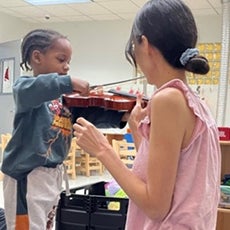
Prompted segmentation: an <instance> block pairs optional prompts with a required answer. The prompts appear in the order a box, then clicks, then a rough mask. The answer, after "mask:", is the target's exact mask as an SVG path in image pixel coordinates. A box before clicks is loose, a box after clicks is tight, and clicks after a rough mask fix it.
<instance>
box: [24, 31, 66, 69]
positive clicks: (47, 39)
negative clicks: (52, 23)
mask: <svg viewBox="0 0 230 230" xmlns="http://www.w3.org/2000/svg"><path fill="white" fill-rule="evenodd" d="M59 38H65V39H66V37H65V36H63V35H62V34H60V33H59V32H57V31H54V30H48V29H35V30H32V31H30V32H29V33H28V34H27V35H26V36H25V37H24V38H23V40H22V44H21V55H22V62H21V63H20V67H21V68H22V69H23V70H26V71H28V70H31V68H30V59H31V54H32V52H33V51H34V50H39V51H41V52H43V53H44V52H46V51H47V50H48V49H49V48H51V47H52V45H53V44H54V42H55V41H56V40H57V39H59Z"/></svg>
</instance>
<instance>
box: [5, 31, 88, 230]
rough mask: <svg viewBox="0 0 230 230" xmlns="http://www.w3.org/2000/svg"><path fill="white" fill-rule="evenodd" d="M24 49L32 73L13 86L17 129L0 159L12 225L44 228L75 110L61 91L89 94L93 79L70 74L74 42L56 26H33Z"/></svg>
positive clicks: (24, 59)
mask: <svg viewBox="0 0 230 230" xmlns="http://www.w3.org/2000/svg"><path fill="white" fill-rule="evenodd" d="M21 52H22V63H21V67H22V68H23V69H25V70H30V69H31V70H33V74H34V76H33V77H28V76H22V77H20V78H19V79H17V80H16V82H15V84H14V86H13V96H14V100H15V104H16V111H15V118H14V129H13V134H12V138H11V140H10V142H9V144H8V145H7V147H6V149H5V152H4V159H3V164H2V171H3V172H4V174H5V175H4V181H3V189H4V202H5V215H6V222H7V229H8V230H13V229H23V230H27V229H33V230H35V229H46V223H47V221H48V214H49V212H50V211H51V210H52V209H53V207H54V206H55V205H57V202H58V198H59V193H60V191H61V184H62V180H61V178H62V176H61V164H62V162H63V160H64V159H65V157H66V155H67V153H68V149H69V146H70V140H71V136H72V127H71V126H72V123H71V113H70V112H69V111H68V110H67V109H66V108H64V107H63V105H62V102H61V98H60V96H61V95H62V94H64V93H71V92H73V91H77V92H79V93H81V94H83V95H84V94H87V93H88V91H89V83H88V82H86V81H84V80H81V79H76V78H73V77H71V76H69V75H68V71H69V63H70V60H71V55H72V48H71V44H70V42H69V40H68V39H67V38H66V37H65V36H63V35H61V34H60V33H58V32H56V31H52V30H43V29H37V30H33V31H31V32H29V33H28V34H27V35H26V36H25V37H24V39H23V42H22V45H21Z"/></svg>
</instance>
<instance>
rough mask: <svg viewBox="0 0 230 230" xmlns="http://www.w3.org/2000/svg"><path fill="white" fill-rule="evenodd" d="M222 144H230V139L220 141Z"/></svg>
mask: <svg viewBox="0 0 230 230" xmlns="http://www.w3.org/2000/svg"><path fill="white" fill-rule="evenodd" d="M220 145H230V141H220Z"/></svg>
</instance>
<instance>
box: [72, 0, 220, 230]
mask: <svg viewBox="0 0 230 230" xmlns="http://www.w3.org/2000/svg"><path fill="white" fill-rule="evenodd" d="M196 42H197V28H196V24H195V21H194V18H193V15H192V13H191V11H190V9H189V8H188V7H187V6H186V5H185V4H184V3H183V2H182V1H180V0H152V1H148V2H147V3H146V4H145V5H144V6H143V8H142V9H141V10H140V11H139V12H138V14H137V16H136V18H135V21H134V23H133V27H132V32H131V36H130V40H129V42H128V44H127V50H126V55H127V57H128V60H129V61H130V62H131V63H133V64H134V65H135V66H137V65H138V66H139V67H140V69H141V70H142V72H143V73H144V75H145V76H146V78H147V81H148V83H149V84H154V85H155V86H156V87H157V90H156V92H154V94H153V96H152V97H151V100H150V102H149V104H148V106H147V108H146V109H142V108H141V98H140V96H139V97H138V99H137V105H136V107H135V108H134V110H133V111H132V113H131V116H130V119H129V126H130V128H131V130H132V133H133V136H134V141H135V145H136V147H137V149H138V153H137V156H136V159H135V162H134V166H133V170H132V171H129V170H128V169H127V168H126V167H125V166H124V165H123V164H122V163H121V161H120V159H118V157H116V154H114V151H113V149H112V147H111V146H110V145H109V144H108V142H107V141H106V139H105V138H104V137H103V135H101V134H100V133H99V132H98V131H97V130H96V128H95V127H94V126H93V125H92V124H90V123H89V122H87V121H86V120H84V119H83V118H79V119H77V123H76V124H75V125H74V129H75V136H76V137H77V143H78V145H80V146H81V147H82V148H84V149H85V150H86V151H87V152H89V153H90V154H92V155H94V156H96V157H98V159H99V160H101V161H102V163H103V164H104V165H105V167H106V168H107V169H108V170H109V171H110V173H111V174H112V175H113V176H114V178H115V179H116V180H117V182H118V183H119V184H120V186H121V187H122V188H123V189H124V191H125V192H126V194H127V195H128V196H129V198H130V204H129V209H128V216H127V223H126V229H127V230H133V229H137V230H140V229H141V230H155V229H156V230H162V229H164V230H165V229H176V230H182V229H199V230H206V229H209V230H214V229H215V224H216V216H217V215H216V213H217V206H218V200H219V178H220V148H219V141H218V131H217V127H216V124H215V121H214V119H213V118H212V115H211V114H210V112H209V109H208V108H207V106H206V105H205V104H204V102H203V101H202V100H200V98H199V97H198V96H197V95H195V94H194V93H193V91H192V90H191V89H190V88H189V86H188V85H187V83H186V74H185V72H186V71H190V72H193V73H198V74H206V73H207V72H208V71H209V65H208V61H207V59H205V58H204V57H202V56H200V55H199V52H198V50H197V49H196V48H195V46H196ZM144 115H146V116H145V117H144V119H143V116H144Z"/></svg>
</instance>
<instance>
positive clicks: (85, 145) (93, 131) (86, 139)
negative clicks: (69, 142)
mask: <svg viewBox="0 0 230 230" xmlns="http://www.w3.org/2000/svg"><path fill="white" fill-rule="evenodd" d="M73 129H74V136H75V137H76V139H77V140H76V141H77V144H78V145H79V146H80V147H81V148H82V149H84V150H85V151H86V152H87V153H89V154H90V155H91V156H95V157H97V156H98V154H100V152H102V151H103V150H105V149H108V148H111V146H110V144H109V142H108V140H107V138H106V137H105V136H104V135H103V133H101V132H100V131H99V130H98V129H97V128H96V127H95V126H94V125H93V124H92V123H90V122H88V121H87V120H85V119H84V118H82V117H80V118H78V119H77V120H76V123H75V124H74V125H73Z"/></svg>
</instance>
